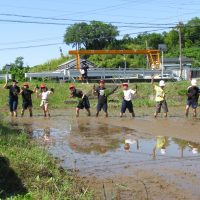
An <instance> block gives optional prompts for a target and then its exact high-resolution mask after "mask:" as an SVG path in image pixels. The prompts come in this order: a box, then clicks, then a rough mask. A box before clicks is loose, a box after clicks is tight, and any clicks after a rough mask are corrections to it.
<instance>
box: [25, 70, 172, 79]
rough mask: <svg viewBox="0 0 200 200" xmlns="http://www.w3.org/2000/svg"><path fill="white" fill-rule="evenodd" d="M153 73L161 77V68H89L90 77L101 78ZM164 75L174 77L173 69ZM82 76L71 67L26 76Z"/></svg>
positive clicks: (140, 75) (138, 76)
mask: <svg viewBox="0 0 200 200" xmlns="http://www.w3.org/2000/svg"><path fill="white" fill-rule="evenodd" d="M152 74H154V75H155V76H156V77H158V78H159V77H160V78H161V71H160V70H146V69H123V68H118V69H113V68H111V69H110V68H94V69H90V70H88V77H90V78H94V77H95V78H101V79H109V78H112V79H113V78H116V79H118V78H119V79H134V78H135V79H138V78H141V79H148V78H151V76H152ZM164 75H165V76H168V78H173V77H174V75H173V72H172V71H169V70H167V71H164ZM79 76H81V74H80V72H79V70H76V69H70V70H60V71H55V72H41V73H26V74H25V78H30V80H31V79H32V78H45V77H49V78H62V79H66V78H68V79H74V78H76V77H79Z"/></svg>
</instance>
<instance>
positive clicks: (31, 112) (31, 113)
mask: <svg viewBox="0 0 200 200" xmlns="http://www.w3.org/2000/svg"><path fill="white" fill-rule="evenodd" d="M29 114H30V117H32V116H33V111H32V108H31V107H30V108H29Z"/></svg>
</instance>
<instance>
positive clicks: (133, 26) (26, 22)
mask: <svg viewBox="0 0 200 200" xmlns="http://www.w3.org/2000/svg"><path fill="white" fill-rule="evenodd" d="M0 22H8V23H23V24H41V25H58V26H67V25H73V24H69V23H55V22H42V21H24V20H8V19H0ZM118 27H121V28H123V27H124V28H126V27H127V28H129V27H130V28H142V29H144V28H145V29H146V28H158V27H159V28H173V27H174V26H156V25H154V26H153V25H151V26H139V25H129V26H128V25H123V26H118Z"/></svg>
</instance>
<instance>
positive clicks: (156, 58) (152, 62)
mask: <svg viewBox="0 0 200 200" xmlns="http://www.w3.org/2000/svg"><path fill="white" fill-rule="evenodd" d="M93 54H99V55H101V54H122V55H128V54H129V55H131V54H143V55H146V56H147V60H148V64H149V67H150V68H152V69H160V51H159V50H146V49H144V50H143V49H142V50H70V51H69V55H75V56H76V60H77V65H76V66H77V69H80V55H93Z"/></svg>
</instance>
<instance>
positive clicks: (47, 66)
mask: <svg viewBox="0 0 200 200" xmlns="http://www.w3.org/2000/svg"><path fill="white" fill-rule="evenodd" d="M72 58H73V57H68V56H67V57H60V58H57V59H52V60H49V61H47V62H45V63H44V64H41V65H37V66H35V67H31V68H30V71H31V72H44V71H54V70H57V69H58V66H59V65H60V64H62V63H64V62H67V61H68V60H70V59H72Z"/></svg>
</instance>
